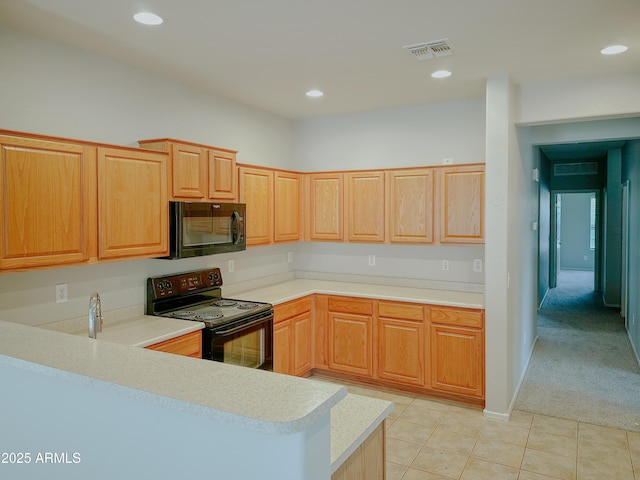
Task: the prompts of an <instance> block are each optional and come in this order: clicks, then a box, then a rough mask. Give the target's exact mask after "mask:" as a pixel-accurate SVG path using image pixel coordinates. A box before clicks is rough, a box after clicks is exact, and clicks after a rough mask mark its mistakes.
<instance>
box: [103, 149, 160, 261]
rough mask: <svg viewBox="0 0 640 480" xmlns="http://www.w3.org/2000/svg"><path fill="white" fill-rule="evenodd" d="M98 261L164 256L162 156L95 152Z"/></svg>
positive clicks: (124, 150) (158, 154)
mask: <svg viewBox="0 0 640 480" xmlns="http://www.w3.org/2000/svg"><path fill="white" fill-rule="evenodd" d="M98 178H99V183H98V234H99V245H98V246H99V252H98V255H99V258H124V257H140V258H144V257H158V256H164V255H167V254H168V253H169V252H168V237H169V234H168V230H167V221H168V215H169V212H168V210H169V209H168V196H167V156H166V154H162V153H153V152H141V151H135V150H128V149H118V148H99V149H98Z"/></svg>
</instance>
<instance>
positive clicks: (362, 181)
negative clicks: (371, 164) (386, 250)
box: [347, 172, 385, 243]
mask: <svg viewBox="0 0 640 480" xmlns="http://www.w3.org/2000/svg"><path fill="white" fill-rule="evenodd" d="M347 225H348V229H347V230H348V232H347V238H348V240H349V241H351V242H369V243H370V242H384V232H385V226H384V173H382V172H360V173H349V174H347Z"/></svg>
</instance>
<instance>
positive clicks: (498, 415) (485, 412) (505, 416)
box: [482, 409, 511, 422]
mask: <svg viewBox="0 0 640 480" xmlns="http://www.w3.org/2000/svg"><path fill="white" fill-rule="evenodd" d="M482 413H483V415H484V416H485V417H487V418H491V419H493V420H500V421H503V422H508V421H509V418H510V417H511V412H509V413H498V412H491V411H489V410H487V409H484V410H483V411H482Z"/></svg>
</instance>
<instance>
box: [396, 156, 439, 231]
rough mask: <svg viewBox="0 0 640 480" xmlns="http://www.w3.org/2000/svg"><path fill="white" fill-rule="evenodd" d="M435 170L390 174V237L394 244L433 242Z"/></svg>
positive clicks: (399, 171)
mask: <svg viewBox="0 0 640 480" xmlns="http://www.w3.org/2000/svg"><path fill="white" fill-rule="evenodd" d="M433 178H434V171H433V170H431V169H419V170H398V171H391V172H388V173H387V184H388V192H389V197H388V200H387V208H388V212H389V237H390V238H389V240H390V241H391V242H393V243H423V244H424V243H433V204H434V190H433V187H434V182H433Z"/></svg>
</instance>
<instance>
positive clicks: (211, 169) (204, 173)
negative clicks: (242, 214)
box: [138, 138, 238, 202]
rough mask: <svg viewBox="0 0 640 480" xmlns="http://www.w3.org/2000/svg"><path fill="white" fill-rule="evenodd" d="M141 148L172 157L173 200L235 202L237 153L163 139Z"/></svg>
mask: <svg viewBox="0 0 640 480" xmlns="http://www.w3.org/2000/svg"><path fill="white" fill-rule="evenodd" d="M138 143H139V144H140V146H141V147H143V148H147V149H150V150H160V151H162V152H168V153H169V185H170V197H171V199H172V200H178V201H180V200H182V201H208V200H220V201H230V202H231V201H235V200H236V199H237V197H238V194H237V184H238V182H237V178H236V175H237V169H236V153H237V152H236V151H235V150H227V149H223V148H219V147H210V146H207V145H200V144H197V143H191V142H185V141H182V140H174V139H171V138H161V139H152V140H140V141H139V142H138Z"/></svg>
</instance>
